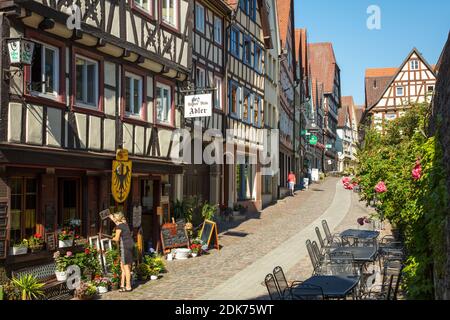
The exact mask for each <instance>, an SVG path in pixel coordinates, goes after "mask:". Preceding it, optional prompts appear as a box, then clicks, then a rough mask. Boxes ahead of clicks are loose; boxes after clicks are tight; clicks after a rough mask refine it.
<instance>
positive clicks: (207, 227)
mask: <svg viewBox="0 0 450 320" xmlns="http://www.w3.org/2000/svg"><path fill="white" fill-rule="evenodd" d="M200 239H201V240H202V241H203V243H205V244H207V245H208V248H210V247H214V248H216V249H219V248H220V247H219V235H218V232H217V224H216V223H215V222H213V221H210V220H205V222H204V223H203V227H202V231H201V233H200Z"/></svg>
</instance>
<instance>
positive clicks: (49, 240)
mask: <svg viewBox="0 0 450 320" xmlns="http://www.w3.org/2000/svg"><path fill="white" fill-rule="evenodd" d="M45 245H46V246H47V250H48V251H55V250H56V249H57V248H56V233H55V232H49V233H46V234H45Z"/></svg>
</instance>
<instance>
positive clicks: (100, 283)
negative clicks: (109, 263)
mask: <svg viewBox="0 0 450 320" xmlns="http://www.w3.org/2000/svg"><path fill="white" fill-rule="evenodd" d="M94 284H95V286H96V287H97V292H98V293H99V294H104V293H107V292H108V288H109V286H110V284H111V281H110V280H109V279H108V278H105V277H102V276H100V275H97V276H95V279H94Z"/></svg>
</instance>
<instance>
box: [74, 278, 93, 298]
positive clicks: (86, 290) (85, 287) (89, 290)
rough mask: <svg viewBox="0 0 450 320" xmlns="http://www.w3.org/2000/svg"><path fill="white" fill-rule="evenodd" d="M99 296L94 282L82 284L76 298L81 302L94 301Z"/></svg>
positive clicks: (76, 292) (76, 291) (77, 290)
mask: <svg viewBox="0 0 450 320" xmlns="http://www.w3.org/2000/svg"><path fill="white" fill-rule="evenodd" d="M96 294H97V287H96V286H95V284H93V283H92V282H90V281H88V282H81V284H80V286H79V287H78V288H77V289H76V290H75V297H77V298H78V299H80V300H89V299H92V298H93V297H94V296H95V295H96Z"/></svg>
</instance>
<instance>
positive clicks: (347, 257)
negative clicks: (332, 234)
mask: <svg viewBox="0 0 450 320" xmlns="http://www.w3.org/2000/svg"><path fill="white" fill-rule="evenodd" d="M326 269H327V272H328V273H329V274H331V275H333V276H359V272H358V268H356V266H355V263H354V257H353V254H352V253H351V252H338V253H331V254H330V255H329V261H327V265H326Z"/></svg>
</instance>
